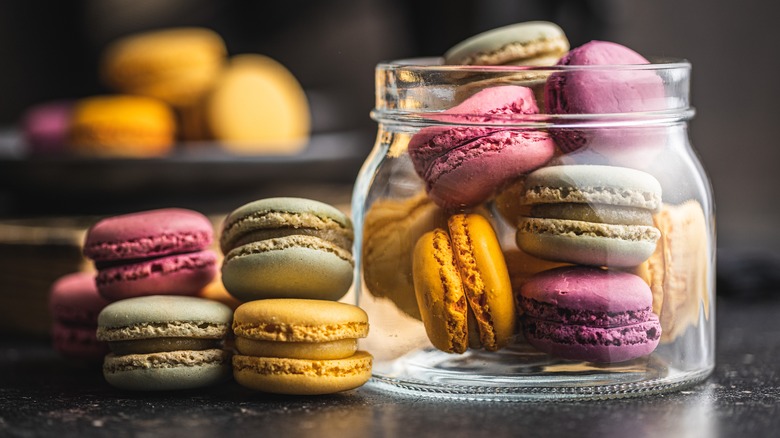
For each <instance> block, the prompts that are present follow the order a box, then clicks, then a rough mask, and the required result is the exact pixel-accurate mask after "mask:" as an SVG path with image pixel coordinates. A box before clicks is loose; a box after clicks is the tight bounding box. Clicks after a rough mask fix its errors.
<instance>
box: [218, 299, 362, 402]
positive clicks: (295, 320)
mask: <svg viewBox="0 0 780 438" xmlns="http://www.w3.org/2000/svg"><path fill="white" fill-rule="evenodd" d="M233 318H234V320H233V333H234V334H235V336H236V348H237V350H238V354H236V355H234V356H233V375H234V377H235V379H236V381H237V382H238V383H239V384H241V385H242V386H245V387H247V388H250V389H254V390H258V391H263V392H270V393H277V394H291V395H315V394H330V393H334V392H340V391H346V390H349V389H354V388H357V387H359V386H361V385H363V384H364V383H366V382H367V381H368V379H369V378H370V377H371V364H372V356H371V355H370V354H369V353H367V352H365V351H360V350H358V349H357V339H358V338H364V337H366V336H367V335H368V316H367V315H366V313H365V312H364V311H363V310H362V309H360V308H359V307H357V306H353V305H351V304H346V303H339V302H334V301H326V300H310V299H296V298H280V299H266V300H256V301H250V302H247V303H244V304H242V305H241V306H239V307H238V309H236V311H235V313H234V316H233Z"/></svg>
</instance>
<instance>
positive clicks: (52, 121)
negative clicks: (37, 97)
mask: <svg viewBox="0 0 780 438" xmlns="http://www.w3.org/2000/svg"><path fill="white" fill-rule="evenodd" d="M72 115H73V102H72V101H69V100H58V101H52V102H45V103H41V104H38V105H34V106H32V107H30V108H28V109H27V110H26V111H25V113H24V115H23V116H22V121H21V129H22V137H23V139H24V144H25V147H26V148H27V150H28V151H29V152H30V154H32V155H36V156H47V155H61V154H64V153H66V152H67V145H68V132H69V131H70V124H71V117H72Z"/></svg>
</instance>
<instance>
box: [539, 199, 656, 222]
mask: <svg viewBox="0 0 780 438" xmlns="http://www.w3.org/2000/svg"><path fill="white" fill-rule="evenodd" d="M530 216H531V217H534V218H549V219H564V220H574V221H584V222H593V223H599V224H615V225H644V226H650V227H652V226H653V213H652V212H651V211H650V210H647V209H643V208H635V207H621V206H614V205H606V204H574V203H560V204H537V205H534V206H533V207H531V212H530Z"/></svg>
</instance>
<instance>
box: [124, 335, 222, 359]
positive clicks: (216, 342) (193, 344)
mask: <svg viewBox="0 0 780 438" xmlns="http://www.w3.org/2000/svg"><path fill="white" fill-rule="evenodd" d="M221 342H222V341H221V340H220V339H203V338H173V337H162V338H151V339H132V340H127V341H111V342H109V343H108V346H109V348H111V351H112V352H114V354H116V355H118V356H121V355H125V354H151V353H161V352H164V351H178V350H211V349H218V348H220V346H221Z"/></svg>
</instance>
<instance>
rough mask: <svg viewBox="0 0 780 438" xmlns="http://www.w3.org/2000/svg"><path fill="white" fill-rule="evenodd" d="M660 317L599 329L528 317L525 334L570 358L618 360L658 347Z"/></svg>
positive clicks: (545, 348) (542, 347) (541, 346)
mask: <svg viewBox="0 0 780 438" xmlns="http://www.w3.org/2000/svg"><path fill="white" fill-rule="evenodd" d="M660 332H661V325H660V324H659V323H658V319H657V317H655V315H653V317H652V319H650V320H648V321H646V322H643V323H639V324H635V325H630V326H622V327H613V328H598V327H586V326H578V325H565V324H557V323H553V322H549V321H544V320H537V319H531V318H529V319H527V320H526V322H525V324H524V329H523V334H524V336H525V338H526V340H528V343H529V344H531V345H532V346H534V347H535V348H537V349H539V350H541V351H544V352H545V353H548V354H551V355H554V356H557V357H560V358H563V359H568V360H583V361H587V362H596V363H617V362H625V361H628V360H632V359H636V358H639V357H642V356H647V355H648V354H650V353H652V352H653V351H654V350H655V349H656V347H657V346H658V342H659V340H660V338H661V334H660Z"/></svg>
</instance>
